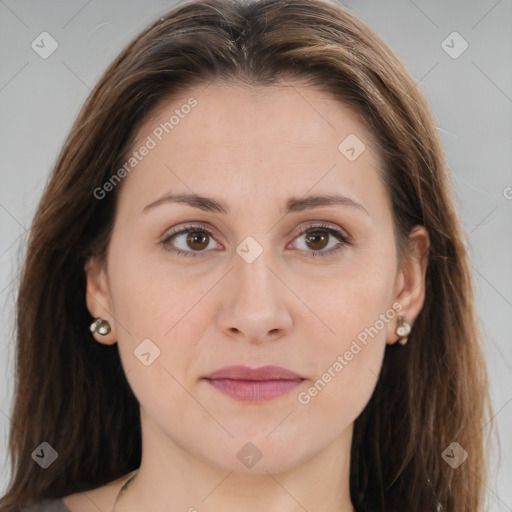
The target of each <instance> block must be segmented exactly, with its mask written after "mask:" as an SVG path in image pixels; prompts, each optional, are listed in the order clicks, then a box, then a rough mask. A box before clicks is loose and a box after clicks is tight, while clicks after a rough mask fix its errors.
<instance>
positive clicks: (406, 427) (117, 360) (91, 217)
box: [0, 0, 488, 512]
mask: <svg viewBox="0 0 512 512" xmlns="http://www.w3.org/2000/svg"><path fill="white" fill-rule="evenodd" d="M475 318H476V317H475V311H474V304H473V295H472V286H471V280H470V271H469V266H468V261H467V256H466V253H465V250H464V244H463V233H462V231H461V228H460V226H459V222H458V219H457V216H456V212H455V210H454V207H453V203H452V198H451V183H450V177H449V172H448V169H447V165H446V162H445V159H444V155H443V150H442V147H441V144H440V140H439V137H438V134H437V131H436V128H435V124H434V122H433V119H432V117H431V114H430V111H429V108H428V105H427V103H426V101H425V99H424V97H423V95H422V94H421V92H420V91H419V89H418V87H415V83H414V81H413V79H412V78H411V77H410V75H409V74H408V73H407V72H406V71H405V70H404V68H403V66H402V64H401V63H400V62H399V61H398V59H397V58H396V57H395V56H394V55H393V53H392V52H391V51H390V50H389V48H388V47H387V46H386V45H385V44H384V42H383V41H382V40H380V39H379V38H378V37H377V36H376V35H375V34H374V33H373V32H372V31H371V30H370V29H369V28H368V27H366V26H365V25H364V24H362V23H361V22H360V21H358V20H357V19H355V18H354V17H353V16H352V15H350V14H349V13H347V12H345V11H343V10H342V9H340V8H339V7H337V6H334V5H331V4H328V3H325V2H321V1H320V0H291V1H287V2H283V1H282V0H261V1H258V2H242V1H233V2H232V1H227V0H226V1H224V0H200V1H195V2H192V3H187V4H184V5H181V6H179V7H176V8H175V9H173V10H172V11H171V12H169V13H168V15H167V16H165V17H164V18H162V19H159V20H158V21H156V22H155V23H154V24H153V25H152V26H150V27H149V28H148V29H146V30H145V31H144V32H142V33H141V34H140V35H139V36H138V37H137V38H136V39H134V41H133V42H132V43H130V44H129V45H128V46H127V48H126V49H125V50H123V52H122V53H121V54H120V56H119V57H118V58H117V59H116V60H115V61H114V62H113V63H112V64H111V66H110V67H109V68H108V69H107V71H106V72H105V74H104V75H103V77H102V78H101V79H100V81H99V83H98V84H97V86H96V87H95V89H94V90H93V92H92V94H91V95H90V97H89V98H88V100H87V102H86V104H85V105H84V107H83V109H82V111H81V113H80V114H79V116H78V119H77V121H76V123H75V125H74V126H73V129H72V131H71V134H70V135H69V138H68V140H67V141H66V143H65V146H64V148H63V150H62V153H61V155H60V157H59V159H58V162H57V163H56V166H55V169H54V171H53V174H52V176H51V180H50V182H49V183H48V186H47V188H46V190H45V192H44V195H43V198H42V200H41V203H40V205H39V208H38V210H37V212H36V215H35V219H34V223H33V226H32V229H31V234H30V239H29V246H28V253H27V257H26V262H25V267H24V272H23V275H22V279H21V284H20V290H19V297H18V319H17V322H18V324H17V328H18V345H17V351H18V360H17V381H16V393H15V401H14V411H13V417H12V425H11V432H10V453H11V457H12V479H11V482H10V486H9V488H8V490H7V492H6V494H5V495H4V497H3V498H2V500H1V501H0V509H1V510H2V511H8V510H9V511H14V510H24V509H28V510H60V511H71V512H83V511H88V510H98V509H99V510H104V511H107V510H113V511H115V512H131V511H135V510H148V511H149V510H189V511H193V510H201V511H210V510H212V511H213V510H215V511H218V510H225V511H229V510H235V509H236V510H266V511H280V512H281V511H296V510H315V511H317V512H324V511H325V512H327V511H329V512H333V511H336V512H338V511H339V512H347V511H358V512H362V511H404V510H414V511H422V512H423V511H446V512H448V511H450V512H455V511H457V512H460V511H468V512H469V511H471V512H474V511H477V510H480V507H481V504H482V501H483V498H484V496H483V482H484V481H485V452H484V439H483V433H482V425H483V424H484V422H485V421H486V417H485V413H486V412H488V397H487V379H486V370H485V366H484V364H483V357H482V352H481V348H480V344H479V343H480V342H479V334H478V328H477V324H476V319H475ZM468 454H469V456H468ZM23 507H28V508H23Z"/></svg>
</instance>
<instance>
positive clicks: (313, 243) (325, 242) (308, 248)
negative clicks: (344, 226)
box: [296, 226, 351, 257]
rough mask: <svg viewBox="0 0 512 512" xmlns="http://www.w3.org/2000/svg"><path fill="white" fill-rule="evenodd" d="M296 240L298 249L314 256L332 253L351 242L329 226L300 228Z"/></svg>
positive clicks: (339, 231) (340, 232)
mask: <svg viewBox="0 0 512 512" xmlns="http://www.w3.org/2000/svg"><path fill="white" fill-rule="evenodd" d="M301 239H302V240H301ZM296 240H298V241H300V242H299V243H297V242H296V243H297V245H298V248H299V249H302V250H304V251H305V252H306V253H309V255H310V256H314V257H316V256H330V255H333V254H335V253H337V252H338V251H339V250H341V249H343V248H344V246H346V245H350V243H351V242H350V239H349V237H348V236H347V235H345V234H344V233H343V232H342V231H341V230H339V229H336V228H334V227H331V226H310V227H306V228H302V229H301V230H300V233H299V236H297V238H296ZM336 242H337V243H336ZM301 246H302V247H301Z"/></svg>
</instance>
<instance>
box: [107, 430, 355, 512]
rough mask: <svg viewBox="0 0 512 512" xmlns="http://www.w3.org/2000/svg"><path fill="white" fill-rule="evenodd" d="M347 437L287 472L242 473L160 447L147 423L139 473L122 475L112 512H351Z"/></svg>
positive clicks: (175, 448) (160, 440)
mask: <svg viewBox="0 0 512 512" xmlns="http://www.w3.org/2000/svg"><path fill="white" fill-rule="evenodd" d="M144 430H145V431H144ZM351 434H352V430H351V429H350V430H349V431H347V432H346V433H344V434H343V435H342V436H340V437H339V438H337V439H336V440H335V441H334V442H333V443H331V444H330V445H329V446H327V447H326V448H325V449H324V450H323V452H321V453H320V454H317V455H315V456H313V457H312V458H310V459H308V460H307V461H305V462H303V463H302V464H299V465H297V466H295V467H293V468H292V469H286V470H282V471H281V470H278V469H276V468H270V467H265V466H264V465H263V464H261V465H260V469H259V471H258V472H257V473H256V472H252V471H251V472H243V473H241V472H237V471H235V470H230V469H229V468H218V467H215V466H213V465H211V464H208V463H206V462H205V461H204V460H203V459H199V458H195V457H192V456H191V455H190V454H189V453H186V452H184V451H183V450H182V449H181V448H179V447H178V446H176V445H174V444H169V438H167V437H165V440H166V441H167V444H165V443H163V437H162V436H163V433H162V432H161V431H160V430H158V429H156V428H155V426H154V425H148V424H146V426H145V429H143V450H142V453H143V455H142V461H141V465H140V468H139V469H138V470H137V471H136V472H133V473H132V474H130V475H127V480H126V481H125V485H124V486H123V487H124V492H120V493H119V495H118V499H117V500H116V503H115V506H114V509H113V512H135V511H138V510H169V511H171V510H184V511H188V512H196V511H199V510H200V511H201V512H210V511H211V512H213V511H218V510H222V511H223V512H235V511H237V512H238V511H240V510H251V509H254V507H255V506H256V507H257V508H258V509H259V510H266V511H268V512H304V510H314V511H315V512H353V511H354V509H353V507H352V504H351V500H350V492H349V470H350V443H351V437H352V436H351ZM144 441H146V442H144ZM162 446H165V447H166V449H165V450H162ZM261 462H263V457H262V459H261ZM254 468H256V466H255V467H254Z"/></svg>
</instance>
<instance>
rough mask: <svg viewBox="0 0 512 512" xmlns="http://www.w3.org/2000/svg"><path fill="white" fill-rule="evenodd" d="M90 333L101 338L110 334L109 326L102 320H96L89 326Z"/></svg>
mask: <svg viewBox="0 0 512 512" xmlns="http://www.w3.org/2000/svg"><path fill="white" fill-rule="evenodd" d="M89 329H90V330H91V332H92V333H95V332H97V333H98V334H100V335H101V336H105V335H106V334H108V333H109V332H110V330H111V329H110V324H109V323H108V322H107V321H106V320H103V318H96V319H95V320H94V322H93V323H92V324H91V325H90V326H89Z"/></svg>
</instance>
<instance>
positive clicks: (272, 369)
mask: <svg viewBox="0 0 512 512" xmlns="http://www.w3.org/2000/svg"><path fill="white" fill-rule="evenodd" d="M204 378H205V379H231V380H255V381H261V380H297V379H304V378H303V377H301V376H300V375H298V374H297V373H295V372H292V371H291V370H287V369H286V368H282V367H281V366H273V365H267V366H260V367H259V368H249V367H248V366H225V367H224V368H219V369H218V370H215V371H214V372H212V373H210V374H209V375H207V376H206V377H204Z"/></svg>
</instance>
